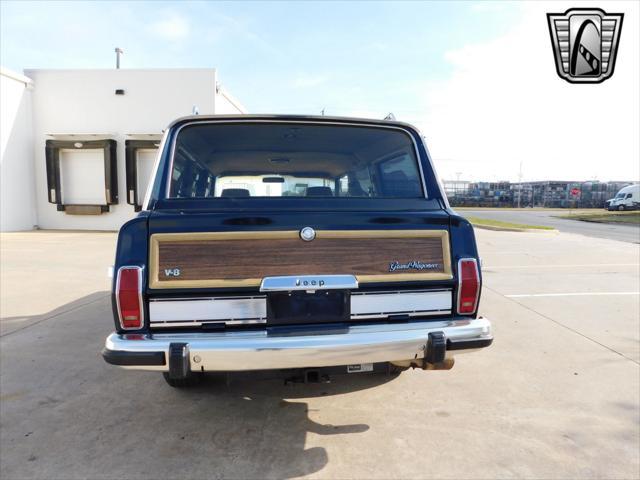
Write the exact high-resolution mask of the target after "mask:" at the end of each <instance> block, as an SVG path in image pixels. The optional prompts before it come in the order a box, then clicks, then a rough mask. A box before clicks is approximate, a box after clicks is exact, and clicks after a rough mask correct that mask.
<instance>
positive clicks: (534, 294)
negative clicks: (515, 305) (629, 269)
mask: <svg viewBox="0 0 640 480" xmlns="http://www.w3.org/2000/svg"><path fill="white" fill-rule="evenodd" d="M599 295H640V292H571V293H519V294H516V295H505V297H507V298H524V297H588V296H594V297H595V296H599Z"/></svg>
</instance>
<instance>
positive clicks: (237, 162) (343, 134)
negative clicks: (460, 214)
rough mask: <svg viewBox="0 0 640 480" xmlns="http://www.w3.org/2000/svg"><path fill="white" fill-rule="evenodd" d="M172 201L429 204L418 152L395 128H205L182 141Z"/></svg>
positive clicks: (193, 129)
mask: <svg viewBox="0 0 640 480" xmlns="http://www.w3.org/2000/svg"><path fill="white" fill-rule="evenodd" d="M170 182H171V184H170V188H169V196H170V197H172V198H217V197H227V198H229V197H234V198H247V197H300V198H305V197H326V198H335V197H360V198H423V197H424V193H423V190H422V186H421V181H420V174H419V169H418V163H417V159H416V154H415V148H414V144H413V142H412V139H411V137H409V135H408V134H407V133H405V132H402V131H400V130H394V129H389V128H374V127H352V126H331V125H317V124H316V125H309V124H296V123H282V124H280V123H273V124H272V123H261V124H247V123H243V124H200V125H197V124H196V125H189V126H186V127H184V128H182V130H180V132H179V133H178V137H177V139H176V144H175V149H174V159H173V165H172V172H171V179H170Z"/></svg>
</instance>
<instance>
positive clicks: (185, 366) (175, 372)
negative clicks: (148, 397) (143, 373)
mask: <svg viewBox="0 0 640 480" xmlns="http://www.w3.org/2000/svg"><path fill="white" fill-rule="evenodd" d="M190 372H191V368H190V366H189V344H188V343H170V344H169V378H171V379H174V380H179V379H183V378H187V376H188V375H189V373H190Z"/></svg>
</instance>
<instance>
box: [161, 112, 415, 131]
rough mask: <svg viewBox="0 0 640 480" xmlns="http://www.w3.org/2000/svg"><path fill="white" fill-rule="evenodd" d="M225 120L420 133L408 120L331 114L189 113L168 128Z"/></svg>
mask: <svg viewBox="0 0 640 480" xmlns="http://www.w3.org/2000/svg"><path fill="white" fill-rule="evenodd" d="M225 120H233V121H239V120H246V121H248V122H250V121H256V120H260V121H268V120H277V121H280V122H282V121H295V122H304V121H309V122H313V123H333V124H335V123H345V124H350V123H358V124H363V125H372V126H384V127H397V128H403V129H408V130H413V131H415V132H416V133H418V134H420V132H419V130H418V129H417V128H416V127H415V126H413V125H411V124H409V123H406V122H400V121H397V120H378V119H372V118H358V117H339V116H329V115H270V114H251V115H249V114H242V115H187V116H184V117H180V118H178V119H176V120H174V121H173V122H171V123H170V124H169V126H168V127H167V128H172V127H174V126H176V125H178V124H182V123H186V122H189V123H190V122H211V121H221V122H224V121H225Z"/></svg>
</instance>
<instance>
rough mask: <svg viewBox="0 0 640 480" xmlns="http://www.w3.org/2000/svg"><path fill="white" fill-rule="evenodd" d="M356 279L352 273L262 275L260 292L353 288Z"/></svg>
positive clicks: (356, 282) (354, 287)
mask: <svg viewBox="0 0 640 480" xmlns="http://www.w3.org/2000/svg"><path fill="white" fill-rule="evenodd" d="M356 288H358V280H356V277H355V276H353V275H298V276H295V275H287V276H277V277H264V278H263V279H262V283H261V284H260V291H261V292H292V291H296V290H307V291H313V290H353V289H356Z"/></svg>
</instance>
